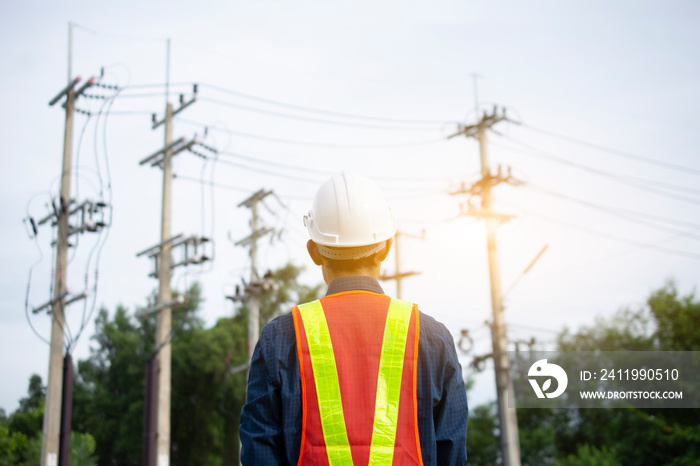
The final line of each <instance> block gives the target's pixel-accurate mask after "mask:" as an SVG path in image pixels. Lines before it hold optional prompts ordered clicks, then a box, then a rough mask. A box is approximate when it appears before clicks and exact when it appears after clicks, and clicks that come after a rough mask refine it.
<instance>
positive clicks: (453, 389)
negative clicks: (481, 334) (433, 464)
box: [433, 329, 469, 466]
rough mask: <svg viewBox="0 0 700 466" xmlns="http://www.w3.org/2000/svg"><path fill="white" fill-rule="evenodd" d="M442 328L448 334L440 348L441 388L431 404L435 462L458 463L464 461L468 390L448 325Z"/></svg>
mask: <svg viewBox="0 0 700 466" xmlns="http://www.w3.org/2000/svg"><path fill="white" fill-rule="evenodd" d="M444 331H445V333H446V334H447V335H446V337H445V339H444V342H445V347H444V348H443V351H444V355H445V360H444V363H445V366H444V371H443V381H442V387H443V390H442V397H441V399H440V401H439V402H438V403H437V405H435V407H434V408H433V419H434V422H435V440H436V443H437V445H436V447H437V464H439V465H460V466H461V465H464V464H465V463H466V462H467V418H468V416H469V408H468V405H467V390H466V387H465V385H464V380H463V378H462V367H461V365H460V364H459V360H458V358H457V351H456V350H455V345H454V340H453V339H452V335H451V334H450V333H449V332H448V331H447V329H445V330H444Z"/></svg>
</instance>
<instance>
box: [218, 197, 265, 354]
mask: <svg viewBox="0 0 700 466" xmlns="http://www.w3.org/2000/svg"><path fill="white" fill-rule="evenodd" d="M270 194H272V191H265V190H264V189H261V190H259V191H258V192H256V193H254V194H253V195H252V196H250V197H249V198H248V199H246V200H245V201H243V202H241V203H240V204H238V207H247V208H249V209H250V212H251V217H250V230H251V233H250V236H247V237H246V238H243V239H242V240H240V241H238V242H236V243H235V244H236V246H248V245H250V282H249V283H247V284H245V283H244V289H245V290H244V293H243V294H242V293H241V291H240V288H239V287H238V286H237V287H236V294H235V295H234V296H228V298H229V299H231V300H232V301H248V310H249V312H250V314H249V316H248V357H249V358H250V357H252V356H253V350H254V349H255V345H256V344H257V343H258V337H259V336H260V296H261V295H262V293H263V292H264V291H267V290H269V289H270V288H272V287H274V285H273V283H272V277H271V276H270V274H269V273H268V274H266V275H265V276H264V277H263V278H262V279H261V278H260V276H259V275H258V238H260V237H262V236H265V235H267V234H268V233H272V232H274V230H273V229H272V228H269V227H262V228H260V227H259V226H258V221H259V218H258V202H260V201H262V200H263V199H265V198H266V197H267V196H269V195H270Z"/></svg>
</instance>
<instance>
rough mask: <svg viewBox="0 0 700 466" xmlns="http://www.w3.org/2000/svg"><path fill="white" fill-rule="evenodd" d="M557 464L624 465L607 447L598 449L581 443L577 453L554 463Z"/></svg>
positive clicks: (564, 465) (570, 465)
mask: <svg viewBox="0 0 700 466" xmlns="http://www.w3.org/2000/svg"><path fill="white" fill-rule="evenodd" d="M554 464H555V465H556V466H622V463H621V462H620V461H619V460H618V459H617V458H616V456H615V455H614V454H613V453H611V452H610V451H608V449H607V448H606V447H603V448H602V449H600V450H598V449H597V448H594V447H591V446H590V445H587V444H586V445H581V446H580V447H579V448H578V450H577V451H576V454H575V455H569V456H567V457H566V458H564V459H562V460H559V461H557V462H556V463H554Z"/></svg>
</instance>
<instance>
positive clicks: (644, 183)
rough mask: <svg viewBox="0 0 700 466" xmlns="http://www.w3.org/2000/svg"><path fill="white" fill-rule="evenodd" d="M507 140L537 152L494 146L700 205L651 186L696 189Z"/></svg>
mask: <svg viewBox="0 0 700 466" xmlns="http://www.w3.org/2000/svg"><path fill="white" fill-rule="evenodd" d="M506 139H508V140H509V141H511V142H513V143H515V144H518V145H520V146H523V147H525V148H526V149H529V150H530V151H535V152H527V151H522V150H519V149H514V148H513V147H509V146H506V145H502V144H494V145H495V146H498V147H502V148H504V149H508V150H512V151H515V152H519V153H521V154H525V155H531V156H534V157H539V158H544V159H547V160H553V161H555V162H557V163H561V164H564V165H569V166H571V167H574V168H578V169H581V170H584V171H588V172H591V173H595V174H597V175H600V176H604V177H607V178H611V179H613V180H615V181H617V182H619V183H622V184H626V185H628V186H632V187H635V188H637V189H641V190H643V191H647V192H650V193H654V194H658V195H660V196H664V197H668V198H671V199H677V200H681V201H685V202H689V203H691V204H700V199H695V198H692V197H686V196H681V195H679V194H674V193H670V192H667V191H663V190H660V189H655V188H652V187H650V186H649V185H662V186H663V187H664V189H675V190H683V191H690V192H695V191H697V190H695V189H693V188H686V187H679V186H674V185H671V184H666V183H661V182H658V181H654V180H648V179H644V178H638V177H634V176H629V175H622V174H620V173H615V172H610V171H606V170H600V169H597V168H593V167H589V166H588V165H583V164H580V163H577V162H572V161H570V160H566V159H563V158H561V157H557V156H555V155H552V154H550V153H548V152H546V151H543V150H541V149H538V148H536V147H533V146H530V145H528V144H524V143H521V142H519V141H515V140H513V139H512V138H508V137H506Z"/></svg>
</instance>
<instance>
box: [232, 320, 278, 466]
mask: <svg viewBox="0 0 700 466" xmlns="http://www.w3.org/2000/svg"><path fill="white" fill-rule="evenodd" d="M273 334H274V327H273V326H271V325H268V326H266V327H265V328H264V329H263V332H262V334H261V335H260V339H259V340H258V343H257V345H256V346H255V350H254V351H253V356H252V358H251V362H250V371H249V373H248V388H247V392H246V403H245V405H244V406H243V410H242V412H241V424H240V430H239V436H240V440H241V464H242V465H243V466H248V465H250V466H266V465H279V464H286V460H285V459H284V438H283V432H282V406H281V405H282V398H281V385H280V382H279V380H276V379H275V377H274V373H275V371H273V370H271V366H270V365H271V363H272V353H273V351H272V348H271V346H272V345H271V340H272V339H273V338H274V335H273Z"/></svg>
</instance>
